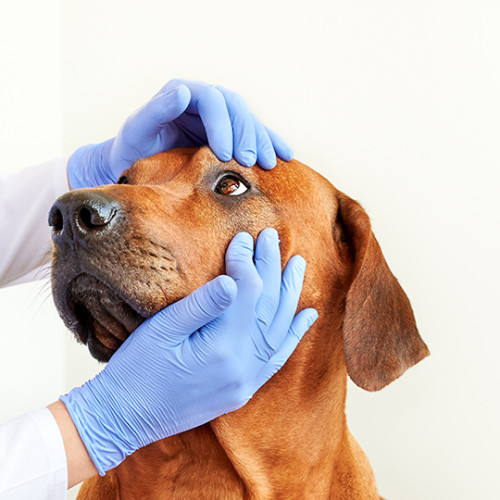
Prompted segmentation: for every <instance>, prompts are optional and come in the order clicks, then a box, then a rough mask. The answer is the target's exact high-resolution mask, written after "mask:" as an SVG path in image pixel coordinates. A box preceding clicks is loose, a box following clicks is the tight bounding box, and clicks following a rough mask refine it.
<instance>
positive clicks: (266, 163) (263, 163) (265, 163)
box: [258, 155, 277, 170]
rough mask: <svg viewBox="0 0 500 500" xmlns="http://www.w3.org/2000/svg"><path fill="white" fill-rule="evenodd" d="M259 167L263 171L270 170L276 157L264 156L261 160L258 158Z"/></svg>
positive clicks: (274, 164)
mask: <svg viewBox="0 0 500 500" xmlns="http://www.w3.org/2000/svg"><path fill="white" fill-rule="evenodd" d="M258 163H259V167H260V168H262V169H264V170H272V169H273V168H274V167H275V166H276V163H277V161H276V155H272V156H271V155H266V156H264V157H262V158H259V161H258Z"/></svg>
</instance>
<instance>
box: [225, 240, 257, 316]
mask: <svg viewBox="0 0 500 500" xmlns="http://www.w3.org/2000/svg"><path fill="white" fill-rule="evenodd" d="M226 273H227V274H228V275H229V276H231V278H233V279H234V280H235V281H236V284H237V285H238V297H237V302H238V303H239V304H240V305H241V306H242V308H243V309H242V310H243V311H246V312H248V314H252V315H253V314H254V309H253V306H255V304H256V303H257V300H258V298H259V295H260V293H261V291H262V285H263V284H262V279H261V277H260V276H259V273H258V272H257V269H256V268H255V265H254V262H253V238H252V236H251V235H250V234H248V233H238V234H237V235H236V236H234V238H233V239H232V240H231V242H230V243H229V246H228V248H227V251H226Z"/></svg>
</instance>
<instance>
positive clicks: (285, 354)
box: [255, 308, 318, 390]
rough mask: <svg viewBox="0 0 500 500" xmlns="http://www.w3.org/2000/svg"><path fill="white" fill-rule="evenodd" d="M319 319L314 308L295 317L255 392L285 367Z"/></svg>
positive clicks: (261, 376)
mask: <svg viewBox="0 0 500 500" xmlns="http://www.w3.org/2000/svg"><path fill="white" fill-rule="evenodd" d="M317 319H318V312H317V311H316V309H312V308H308V309H303V310H302V311H300V312H299V313H298V314H297V315H296V316H295V317H294V319H293V322H292V324H291V325H290V329H289V330H288V332H287V334H286V336H285V339H284V340H283V343H282V344H281V346H280V347H279V349H278V350H277V351H276V352H275V354H274V355H273V356H272V358H271V359H270V360H269V361H268V362H267V363H266V365H265V366H264V368H263V370H262V372H261V373H260V374H259V378H258V379H257V380H256V383H257V384H258V385H256V388H255V390H257V389H258V388H259V387H260V386H262V385H264V384H265V383H266V382H267V381H268V380H269V379H270V378H271V377H272V376H273V375H274V374H275V373H276V372H277V371H278V370H280V369H281V368H282V367H283V365H284V364H285V363H286V362H287V360H288V359H289V358H290V356H291V355H292V354H293V351H295V348H296V347H297V346H298V344H299V342H300V341H301V340H302V338H303V337H304V335H305V333H306V332H307V331H308V330H309V328H311V326H312V325H313V324H314V322H315V321H316V320H317Z"/></svg>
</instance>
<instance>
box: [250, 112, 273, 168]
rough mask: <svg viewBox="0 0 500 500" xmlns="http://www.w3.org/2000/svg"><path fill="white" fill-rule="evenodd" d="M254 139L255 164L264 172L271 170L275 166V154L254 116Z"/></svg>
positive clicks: (263, 129) (264, 131) (262, 127)
mask: <svg viewBox="0 0 500 500" xmlns="http://www.w3.org/2000/svg"><path fill="white" fill-rule="evenodd" d="M253 119H254V124H255V137H256V141H257V163H258V164H259V166H260V167H261V168H263V169H265V170H271V169H272V168H274V167H275V166H276V153H275V152H274V148H273V143H272V142H271V139H270V138H269V135H268V133H267V131H266V129H265V127H264V125H262V123H260V122H259V120H257V118H256V117H255V116H254V117H253Z"/></svg>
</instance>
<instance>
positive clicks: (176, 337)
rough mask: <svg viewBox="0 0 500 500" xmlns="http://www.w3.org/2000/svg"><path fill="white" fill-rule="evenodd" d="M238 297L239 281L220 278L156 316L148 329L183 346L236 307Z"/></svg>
mask: <svg viewBox="0 0 500 500" xmlns="http://www.w3.org/2000/svg"><path fill="white" fill-rule="evenodd" d="M236 294H237V286H236V283H235V281H234V280H233V279H232V278H230V277H229V276H225V275H222V276H218V277H217V278H215V279H214V280H212V281H209V282H208V283H206V284H205V285H203V286H202V287H200V288H198V289H197V290H195V291H194V292H193V293H191V294H190V295H188V296H187V297H184V298H183V299H181V300H179V301H178V302H175V303H174V304H172V305H170V306H168V307H166V308H165V309H162V310H161V311H159V312H158V313H156V314H155V315H154V316H153V317H152V318H150V319H149V320H148V321H147V323H148V326H147V328H149V329H151V331H153V332H154V333H155V334H157V335H161V336H162V337H163V338H164V339H166V340H167V341H168V342H169V343H171V345H176V344H179V343H180V342H182V341H183V340H184V339H185V338H186V337H188V336H189V335H191V334H192V333H193V332H195V331H196V330H198V329H199V328H201V327H202V326H204V325H206V324H207V323H209V322H210V321H212V320H214V319H215V318H217V317H218V316H220V315H221V314H222V313H223V312H224V311H225V310H226V309H227V308H228V307H229V306H230V305H231V304H232V303H233V301H234V299H235V298H236ZM141 328H142V325H141Z"/></svg>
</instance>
